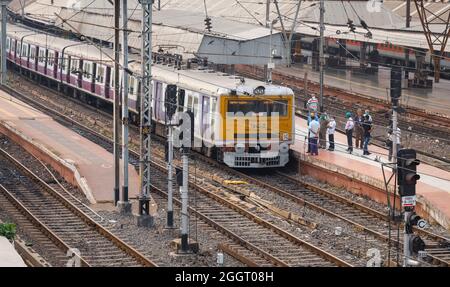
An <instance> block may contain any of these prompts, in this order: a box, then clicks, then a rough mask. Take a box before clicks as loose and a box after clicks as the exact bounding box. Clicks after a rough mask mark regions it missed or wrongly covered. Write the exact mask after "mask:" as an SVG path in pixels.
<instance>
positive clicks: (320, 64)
mask: <svg viewBox="0 0 450 287" xmlns="http://www.w3.org/2000/svg"><path fill="white" fill-rule="evenodd" d="M319 9H320V46H319V69H320V70H319V71H320V96H319V106H320V112H323V66H324V64H325V63H324V60H325V59H324V56H323V45H324V37H323V36H324V35H323V34H324V31H325V24H324V13H325V6H324V0H320V8H319Z"/></svg>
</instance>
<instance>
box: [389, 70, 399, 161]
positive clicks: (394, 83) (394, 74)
mask: <svg viewBox="0 0 450 287" xmlns="http://www.w3.org/2000/svg"><path fill="white" fill-rule="evenodd" d="M390 87H391V89H390V91H391V102H392V135H393V136H392V156H393V157H394V159H396V158H397V152H398V150H397V144H398V143H399V142H398V141H397V137H398V136H399V134H398V131H397V129H398V128H397V125H398V124H397V121H398V118H397V109H398V101H399V99H400V97H401V95H402V70H401V69H400V68H399V67H392V68H391V82H390Z"/></svg>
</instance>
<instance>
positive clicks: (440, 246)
mask: <svg viewBox="0 0 450 287" xmlns="http://www.w3.org/2000/svg"><path fill="white" fill-rule="evenodd" d="M8 92H9V91H8ZM19 97H22V98H24V99H26V101H28V102H29V101H34V102H35V104H36V105H38V106H41V107H40V108H43V109H46V110H47V111H48V109H49V108H48V107H45V106H43V105H42V104H40V103H39V102H37V101H35V100H33V99H31V98H29V97H26V96H23V95H19ZM51 114H52V115H57V117H58V118H61V119H64V120H63V121H65V122H66V123H67V122H69V123H71V124H73V125H75V126H76V127H77V129H82V130H83V133H85V134H86V135H88V137H94V141H96V142H100V143H101V144H102V145H107V146H109V148H110V146H111V140H110V139H109V138H107V137H104V136H103V135H101V134H98V133H97V132H96V131H93V130H91V129H89V128H87V127H84V126H82V125H80V124H79V123H76V122H75V121H73V120H72V119H70V118H67V117H66V116H64V115H62V114H59V113H58V112H57V111H54V110H51ZM134 156H135V157H136V156H137V155H136V154H135V155H134ZM198 158H200V159H201V160H203V161H206V162H208V163H210V164H212V165H214V166H215V167H217V168H219V169H224V170H225V171H227V172H230V173H231V174H234V175H235V176H237V177H239V178H241V179H244V180H248V181H249V182H252V183H254V184H256V185H257V186H259V187H262V188H265V189H268V190H272V191H273V192H275V193H277V194H279V195H280V196H282V197H284V198H288V199H290V200H292V201H293V202H296V203H298V204H302V205H307V206H308V207H310V208H312V209H315V210H316V211H319V212H322V213H325V214H327V215H329V216H332V217H335V218H338V219H341V220H344V221H345V222H347V223H349V224H352V225H354V226H355V227H357V228H358V229H360V230H363V231H365V232H367V233H369V234H371V235H373V236H375V237H377V238H378V239H379V240H381V241H382V242H385V241H386V240H387V236H386V229H383V228H380V226H383V224H384V223H385V222H386V220H387V217H386V215H384V214H382V213H380V212H378V211H375V210H371V209H369V208H367V207H365V206H363V205H360V204H356V205H355V203H354V202H351V201H349V200H348V199H346V198H344V197H339V196H337V195H334V194H332V193H328V194H326V195H324V192H326V191H323V190H320V188H317V187H313V186H307V185H305V183H300V182H294V180H295V179H293V178H290V179H289V181H291V183H292V184H293V186H294V187H293V186H291V187H287V186H284V187H283V186H281V188H280V186H276V184H275V185H274V184H273V182H276V181H277V177H278V178H279V177H283V176H285V175H283V174H280V173H277V174H275V175H271V176H270V177H268V178H267V181H269V182H270V183H267V182H264V181H263V180H261V179H258V178H257V177H256V176H254V175H251V176H250V175H248V174H244V173H241V172H238V171H235V170H232V169H229V168H226V167H224V166H223V165H220V164H218V163H217V162H214V161H213V160H210V159H208V158H204V157H201V156H199V157H198ZM131 161H132V162H134V163H135V164H136V163H137V158H135V159H133V157H131ZM154 164H157V163H154ZM159 165H161V164H160V163H159ZM160 169H161V171H162V167H160ZM161 177H163V175H162V176H161ZM284 179H285V180H286V178H284ZM295 185H297V187H295ZM300 185H301V186H303V187H302V188H300V189H301V190H302V192H300V194H303V193H304V194H308V195H309V198H306V199H305V198H302V197H300V196H298V195H299V192H298V188H299V187H298V186H300ZM194 186H196V185H195V184H194ZM195 188H196V189H197V187H195ZM163 190H164V188H161V189H159V191H157V190H156V189H155V191H157V192H158V193H159V194H160V196H164V195H163V193H164V192H163ZM280 191H282V193H279V192H280ZM294 194H295V195H294ZM205 196H206V194H205ZM209 196H211V195H209ZM215 200H216V202H217V201H220V202H221V203H222V204H224V201H223V199H220V198H215ZM314 206H317V207H320V208H315V207H314ZM336 206H338V208H337V207H336ZM233 208H236V207H232V209H233ZM238 209H239V208H238ZM202 211H203V212H204V213H206V211H211V210H210V209H206V210H202ZM191 212H194V213H195V212H197V216H199V217H200V218H202V216H203V219H204V220H205V221H208V219H207V215H205V214H204V213H201V212H200V211H198V210H196V211H193V210H191ZM209 220H212V219H211V218H209ZM361 220H362V221H361ZM212 221H214V222H215V220H212ZM257 221H258V220H257ZM375 222H377V223H375ZM209 223H210V224H212V225H215V224H214V223H211V222H209ZM216 223H217V222H216ZM380 224H381V225H380ZM219 225H220V224H219ZM215 228H217V229H220V228H224V227H223V226H222V227H218V225H215ZM222 231H223V230H222ZM419 232H420V233H421V234H423V235H425V236H426V239H427V242H428V243H429V247H431V248H429V249H428V250H427V251H428V253H429V254H430V255H431V257H432V259H433V260H434V263H436V264H439V265H446V266H448V263H449V259H448V253H449V250H448V247H446V246H448V242H449V240H448V239H447V238H444V237H441V236H438V235H434V234H432V233H429V232H425V231H419ZM228 236H231V237H233V238H235V239H236V240H239V239H238V238H239V236H236V234H234V235H230V234H229V233H228ZM392 242H393V243H396V242H395V240H393V241H392ZM238 246H240V247H239V248H238V247H236V246H231V245H223V246H222V247H223V248H224V249H226V250H227V251H228V252H230V253H234V254H235V255H236V256H237V257H242V258H246V257H245V256H242V254H247V255H248V256H250V255H249V254H253V256H255V254H258V255H257V256H256V257H257V258H256V259H248V260H249V263H251V265H252V264H255V265H259V264H261V265H263V266H265V265H266V264H273V265H279V266H283V263H280V262H277V261H274V260H273V258H271V257H270V256H271V255H270V253H267V254H264V252H261V250H258V248H255V247H257V246H253V245H251V244H249V243H248V242H247V243H242V242H241V244H238ZM236 250H238V251H236ZM261 260H262V262H265V263H261ZM280 261H282V260H280ZM252 262H253V263H252ZM256 262H259V263H258V264H257V263H256ZM283 262H284V261H283Z"/></svg>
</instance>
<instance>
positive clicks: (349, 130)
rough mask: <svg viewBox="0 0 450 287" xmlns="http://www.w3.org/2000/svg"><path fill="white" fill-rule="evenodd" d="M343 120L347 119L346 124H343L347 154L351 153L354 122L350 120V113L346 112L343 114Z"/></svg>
mask: <svg viewBox="0 0 450 287" xmlns="http://www.w3.org/2000/svg"><path fill="white" fill-rule="evenodd" d="M345 118H346V119H347V123H346V124H345V134H346V135H347V145H348V148H347V151H348V152H349V153H352V152H353V128H354V127H355V122H354V121H353V118H352V113H351V112H347V113H346V114H345Z"/></svg>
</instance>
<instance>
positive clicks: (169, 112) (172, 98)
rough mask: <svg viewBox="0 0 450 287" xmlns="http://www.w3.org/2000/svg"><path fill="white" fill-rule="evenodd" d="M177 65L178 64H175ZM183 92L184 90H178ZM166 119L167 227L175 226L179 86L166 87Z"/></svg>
mask: <svg viewBox="0 0 450 287" xmlns="http://www.w3.org/2000/svg"><path fill="white" fill-rule="evenodd" d="M175 65H176V64H175ZM178 92H179V93H182V90H180V91H178ZM165 106H166V119H167V120H168V124H167V125H166V126H167V129H168V135H167V149H166V161H167V172H168V174H167V228H169V229H170V228H174V225H173V166H172V161H173V138H172V137H173V136H172V134H173V126H174V125H173V123H172V120H173V116H174V115H175V113H176V111H177V108H178V106H177V86H176V85H167V87H166V101H165Z"/></svg>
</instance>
